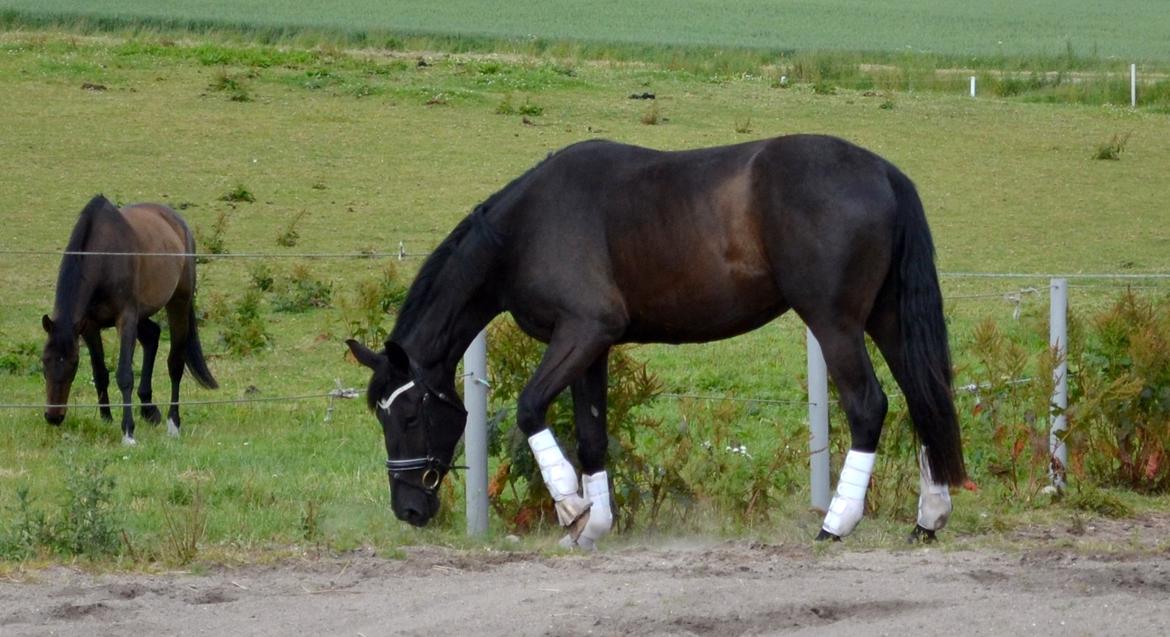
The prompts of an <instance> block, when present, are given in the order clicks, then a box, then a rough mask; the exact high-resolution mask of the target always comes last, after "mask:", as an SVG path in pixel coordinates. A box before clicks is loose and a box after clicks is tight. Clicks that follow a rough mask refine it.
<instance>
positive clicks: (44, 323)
mask: <svg viewBox="0 0 1170 637" xmlns="http://www.w3.org/2000/svg"><path fill="white" fill-rule="evenodd" d="M41 327H43V328H45V334H52V333H53V319H51V318H49V315H48V314H43V315H41Z"/></svg>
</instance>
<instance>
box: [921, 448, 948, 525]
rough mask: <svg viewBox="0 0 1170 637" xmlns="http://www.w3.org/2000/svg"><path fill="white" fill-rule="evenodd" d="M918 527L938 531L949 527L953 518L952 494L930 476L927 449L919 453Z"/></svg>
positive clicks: (922, 449)
mask: <svg viewBox="0 0 1170 637" xmlns="http://www.w3.org/2000/svg"><path fill="white" fill-rule="evenodd" d="M918 475H919V476H920V478H919V481H918V526H920V527H922V528H924V529H926V530H928V531H937V530H939V529H941V528H943V527H944V526H946V525H947V519H948V518H950V517H951V492H950V491H949V490H948V489H947V485H945V484H937V483H936V482H935V481H934V479H933V478H931V476H930V462H929V461H927V459H926V447H922V448H921V449H920V450H919V451H918Z"/></svg>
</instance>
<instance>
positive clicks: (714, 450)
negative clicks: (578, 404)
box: [488, 319, 807, 531]
mask: <svg viewBox="0 0 1170 637" xmlns="http://www.w3.org/2000/svg"><path fill="white" fill-rule="evenodd" d="M488 343H489V346H490V348H491V351H490V354H489V356H488V365H489V376H490V377H491V378H492V394H491V398H492V413H493V414H494V415H493V416H492V417H491V419H490V423H489V453H490V454H491V455H492V456H493V457H497V458H498V459H499V461H498V464H497V465H496V466H497V467H498V469H497V471H496V473H495V474H494V476H492V479H491V483H490V484H489V487H488V497H489V502H490V503H491V505H492V507H493V509H494V510H495V511H496V513H497V514H498V515H499V516H500V517H501V518H503V519H504V520H505V523H506V524H507V525H508V526H509V528H510V529H511V530H513V531H525V530H529V529H532V528H535V527H541V526H552V525H554V524H555V523H556V515H555V513H554V512H553V509H552V500H551V499H550V498H549V497H548V492H547V489H546V487H545V485H544V482H543V480H542V478H541V476H540V470H539V467H538V466H537V465H536V462H535V459H534V458H533V456H532V453H531V450H530V449H529V447H528V443H527V439H526V437H525V436H524V434H523V433H522V432H521V431H519V429H518V428H517V426H516V422H515V410H514V406H515V401H516V398H517V396H518V395H519V393H520V391H521V390H522V389H523V387H524V384H525V383H526V382H527V381H528V379H529V377H530V375H531V373H532V370H533V369H534V368H535V367H536V365H537V364H538V362H539V360H540V358H541V356H542V355H543V353H544V349H545V347H544V345H543V344H541V343H539V342H537V341H535V340H534V339H531V338H529V337H528V336H526V335H525V334H524V333H523V332H521V331H520V329H519V328H518V327H517V326H516V325H515V323H514V322H513V321H511V320H510V319H506V320H501V321H497V322H495V323H493V324H492V326H491V328H490V334H489V337H488ZM632 351H633V349H632V348H631V347H628V346H626V347H615V348H613V349H611V350H610V355H609V389H608V404H607V410H608V419H607V425H608V430H609V449H608V463H607V470H608V473H609V475H610V477H611V480H612V487H613V489H612V492H611V493H612V496H613V504H614V513H615V520H614V525H615V530H617V531H626V530H629V529H631V528H634V527H635V526H642V525H644V526H648V527H658V526H661V525H663V524H665V523H667V522H669V523H670V524H672V525H675V526H677V525H679V524H685V523H686V521H687V520H688V519H689V517H690V513H692V512H693V511H695V510H696V508H697V507H701V508H702V509H704V510H707V511H711V510H713V511H717V512H718V513H720V514H725V515H724V517H725V518H726V519H727V520H729V521H731V522H739V523H751V522H754V521H758V520H763V519H766V518H767V516H768V514H769V513H770V512H774V511H775V509H776V503H777V502H778V499H779V496H780V495H781V494H783V493H786V492H790V491H791V489H793V488H795V485H798V484H801V479H800V476H799V475H798V474H799V472H802V471H804V467H806V466H807V465H806V464H805V463H803V462H801V460H802V459H803V458H805V448H804V444H803V441H804V439H805V436H806V434H804V433H803V432H801V431H799V430H795V433H794V434H793V435H792V436H791V437H785V436H783V435H778V436H774V437H769V438H767V439H766V441H763V442H760V441H754V442H753V441H750V440H749V438H750V436H751V434H752V432H754V431H755V430H756V428H757V427H758V423H757V422H754V421H753V418H751V417H749V416H748V413H747V412H748V409H749V408H748V407H747V406H745V405H744V404H743V403H737V402H733V401H706V400H688V399H683V400H681V401H680V402H679V403H677V406H678V413H679V419H678V420H673V419H670V420H668V419H665V418H662V417H658V416H655V415H652V414H656V413H659V410H651V409H649V407H650V405H651V404H652V403H653V402H654V401H655V400H656V398H657V397H658V396H659V395H660V394H661V392H662V384H661V382H660V381H659V380H658V378H657V377H656V376H655V375H654V374H652V373H651V372H650V371H648V370H647V369H646V365H645V364H644V363H642V362H640V361H638V360H637V359H635V358H634V357H633V355H632ZM546 422H547V424H548V426H549V428H550V429H551V430H552V431H553V433H554V434H555V435H556V437H557V440H558V441H559V442H560V444H561V447H562V449H563V450H564V452H565V456H566V457H567V458H570V459H573V460H575V459H576V457H577V441H576V436H575V434H574V424H573V408H572V402H571V398H570V392H568V391H566V392H563V393H562V395H561V396H559V397H558V398H557V399H556V400H555V401H554V402H553V404H552V405H551V407H550V409H549V412H548V416H547V418H546Z"/></svg>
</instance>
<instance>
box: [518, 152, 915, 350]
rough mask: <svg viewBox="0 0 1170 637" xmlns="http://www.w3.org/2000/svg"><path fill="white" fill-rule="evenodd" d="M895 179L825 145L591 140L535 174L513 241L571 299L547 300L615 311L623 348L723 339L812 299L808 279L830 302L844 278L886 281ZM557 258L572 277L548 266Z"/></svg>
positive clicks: (875, 162)
mask: <svg viewBox="0 0 1170 637" xmlns="http://www.w3.org/2000/svg"><path fill="white" fill-rule="evenodd" d="M888 170H889V164H888V163H886V162H885V160H883V159H881V158H880V157H878V156H877V155H875V154H873V153H870V152H869V151H866V150H864V149H862V148H860V147H858V146H855V145H853V144H850V143H848V142H845V141H843V140H840V139H837V138H833V137H826V136H816V135H794V136H786V137H778V138H773V139H766V140H759V141H754V142H747V143H743V144H736V145H732V146H721V147H714V148H705V149H698V150H688V151H657V150H652V149H647V148H641V147H638V146H630V145H625V144H618V143H614V142H606V141H589V142H582V143H579V144H575V145H573V146H570V147H567V148H565V149H563V150H561V151H558V152H557V153H555V154H554V155H552V156H551V157H550V158H549V159H548V160H546V162H544V163H543V164H542V165H541V166H539V167H538V168H537V170H536V171H534V173H535V174H534V175H533V176H532V178H531V179H529V180H528V181H527V183H526V185H525V188H524V189H523V190H524V192H523V193H522V194H520V195H519V196H517V197H516V198H515V199H514V201H516V202H518V204H519V205H518V206H516V207H517V208H518V209H520V210H521V212H520V213H519V216H520V218H521V219H522V224H523V226H524V227H522V228H519V232H518V233H517V232H516V230H517V229H516V228H512V229H511V230H512V232H511V233H510V234H517V236H522V237H523V238H524V241H523V242H522V244H523V245H524V246H529V247H524V248H522V252H523V254H522V256H521V259H523V260H526V261H528V263H529V265H528V266H527V267H524V268H523V270H524V271H526V272H528V273H529V274H531V275H533V276H539V277H540V278H542V279H545V280H546V281H547V282H548V283H549V285H547V286H542V287H544V290H546V291H548V292H546V293H549V294H551V293H554V292H553V291H555V290H573V298H566V299H558V300H554V299H544V301H548V302H550V303H555V302H557V301H559V302H561V303H564V304H566V305H569V306H572V307H577V306H581V307H584V306H586V305H589V306H591V307H612V308H613V310H612V311H613V312H616V313H618V314H620V315H623V316H622V318H623V319H624V320H626V321H627V322H628V326H627V329H626V333H625V336H624V337H623V338H624V339H625V340H649V341H673V342H679V341H704V340H712V339H715V338H722V337H726V336H731V335H734V334H738V333H742V332H744V331H748V330H750V329H754V328H755V327H758V326H759V325H762V324H763V323H766V322H767V321H769V320H771V319H772V318H774V317H775V316H776V315H777V314H779V313H780V312H783V311H784V310H785V309H787V308H788V307H792V306H793V300H797V301H798V302H799V299H792V298H789V295H790V294H795V295H797V296H804V295H805V291H808V290H809V289H811V288H809V286H808V285H805V284H803V283H801V281H802V280H804V281H815V282H818V283H821V284H822V287H821V288H820V293H825V292H831V289H827V288H826V287H824V286H826V285H830V284H832V285H833V286H836V285H839V284H840V282H841V280H842V279H843V277H845V276H846V275H848V276H858V277H861V278H863V279H875V280H878V281H879V282H880V279H881V278H882V277H884V276H885V271H886V268H887V266H888V260H889V254H890V241H889V237H890V236H891V235H892V230H893V228H892V223H893V199H892V191H891V189H890V186H889V181H888V179H887V177H886V175H887V171H888ZM557 262H561V263H566V264H572V267H571V268H557V267H548V266H547V264H549V263H557ZM538 264H546V265H543V266H542V265H538ZM561 279H563V280H561ZM584 281H588V283H586V284H584V285H583V282H584ZM583 290H588V291H589V292H590V295H583V294H582V293H581V292H582V291H583ZM812 293H813V292H809V294H812ZM592 296H596V297H597V298H591V297H592ZM797 307H798V309H799V306H797ZM548 319H549V320H555V319H554V317H548Z"/></svg>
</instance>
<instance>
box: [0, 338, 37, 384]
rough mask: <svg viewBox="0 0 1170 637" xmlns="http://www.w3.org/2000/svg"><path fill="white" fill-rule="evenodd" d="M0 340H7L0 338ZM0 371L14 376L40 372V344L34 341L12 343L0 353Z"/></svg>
mask: <svg viewBox="0 0 1170 637" xmlns="http://www.w3.org/2000/svg"><path fill="white" fill-rule="evenodd" d="M2 337H3V335H2V334H0V340H7V339H3V338H2ZM0 372H2V373H5V374H12V375H14V376H18V375H19V376H26V375H34V374H40V373H41V346H40V345H39V344H37V343H36V342H34V341H25V342H23V343H13V344H12V345H11V346H10V347H9V348H8V349H7V350H6V351H5V352H4V353H2V354H0Z"/></svg>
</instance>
